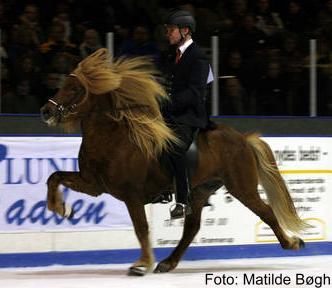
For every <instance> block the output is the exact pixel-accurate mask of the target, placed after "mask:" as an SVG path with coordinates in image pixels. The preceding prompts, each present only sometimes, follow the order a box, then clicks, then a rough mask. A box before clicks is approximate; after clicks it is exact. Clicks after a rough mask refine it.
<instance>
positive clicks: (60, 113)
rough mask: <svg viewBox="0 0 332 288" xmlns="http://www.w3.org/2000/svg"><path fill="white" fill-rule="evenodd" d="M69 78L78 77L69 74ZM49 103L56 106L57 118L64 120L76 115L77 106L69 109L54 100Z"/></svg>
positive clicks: (49, 100) (71, 106)
mask: <svg viewBox="0 0 332 288" xmlns="http://www.w3.org/2000/svg"><path fill="white" fill-rule="evenodd" d="M69 76H71V77H77V76H76V74H73V73H72V74H69ZM48 102H50V103H52V104H53V105H55V106H56V116H57V117H60V118H64V117H66V116H68V115H70V114H74V113H75V108H76V107H77V104H76V103H74V104H71V105H69V106H68V107H66V106H64V105H62V104H59V103H57V102H56V101H54V100H53V99H48Z"/></svg>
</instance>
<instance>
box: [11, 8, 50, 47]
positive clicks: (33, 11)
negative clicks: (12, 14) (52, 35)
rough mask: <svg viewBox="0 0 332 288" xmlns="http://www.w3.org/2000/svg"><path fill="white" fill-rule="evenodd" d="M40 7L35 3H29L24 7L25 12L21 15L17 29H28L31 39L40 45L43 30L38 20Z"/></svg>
mask: <svg viewBox="0 0 332 288" xmlns="http://www.w3.org/2000/svg"><path fill="white" fill-rule="evenodd" d="M38 16H39V12H38V8H37V6H35V5H33V4H28V5H26V6H25V8H24V12H23V14H22V15H21V16H20V17H19V22H18V24H17V25H18V27H17V29H19V30H21V29H24V30H26V33H28V34H29V37H30V38H31V41H32V43H33V44H34V45H36V46H38V45H39V44H41V43H42V41H43V39H44V37H43V34H44V33H43V31H42V28H41V26H40V24H39V22H38Z"/></svg>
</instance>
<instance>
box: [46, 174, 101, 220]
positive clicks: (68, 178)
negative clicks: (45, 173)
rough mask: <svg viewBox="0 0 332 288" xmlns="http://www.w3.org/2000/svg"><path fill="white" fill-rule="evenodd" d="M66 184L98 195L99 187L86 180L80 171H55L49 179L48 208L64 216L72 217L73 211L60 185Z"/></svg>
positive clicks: (73, 188) (83, 191)
mask: <svg viewBox="0 0 332 288" xmlns="http://www.w3.org/2000/svg"><path fill="white" fill-rule="evenodd" d="M61 184H62V185H64V186H66V187H68V188H70V189H72V190H75V191H79V192H82V193H86V194H89V195H91V196H98V195H99V193H98V187H97V186H95V185H92V184H91V183H88V182H86V181H84V180H83V179H82V178H81V176H80V173H78V172H64V171H57V172H54V173H53V174H52V175H51V176H50V177H49V178H48V180H47V186H48V191H47V208H48V209H49V210H50V211H53V212H55V213H57V214H59V215H60V216H62V217H69V218H70V217H72V216H73V211H72V209H71V207H70V206H67V205H65V203H64V200H63V197H62V193H61V192H60V191H59V190H58V188H59V185H61Z"/></svg>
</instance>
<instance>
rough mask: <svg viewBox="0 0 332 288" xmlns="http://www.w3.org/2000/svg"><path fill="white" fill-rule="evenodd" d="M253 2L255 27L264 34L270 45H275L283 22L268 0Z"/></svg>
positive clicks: (282, 27)
mask: <svg viewBox="0 0 332 288" xmlns="http://www.w3.org/2000/svg"><path fill="white" fill-rule="evenodd" d="M255 4H256V5H255V8H256V9H255V11H254V14H255V17H256V27H257V28H258V29H259V30H260V31H262V32H263V33H264V34H265V36H266V37H267V39H268V40H269V44H270V45H275V44H276V43H278V41H279V39H280V38H279V36H280V34H281V32H282V31H283V29H284V25H283V22H282V20H281V18H280V16H279V14H278V13H277V12H273V11H272V10H271V7H270V0H256V3H255Z"/></svg>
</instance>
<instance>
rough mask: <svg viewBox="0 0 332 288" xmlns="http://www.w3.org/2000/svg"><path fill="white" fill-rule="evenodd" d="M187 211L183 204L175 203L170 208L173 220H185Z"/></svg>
mask: <svg viewBox="0 0 332 288" xmlns="http://www.w3.org/2000/svg"><path fill="white" fill-rule="evenodd" d="M185 209H186V205H184V204H182V203H174V204H173V205H172V206H171V207H170V208H169V212H170V215H171V220H175V219H180V218H183V217H184V216H185Z"/></svg>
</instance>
